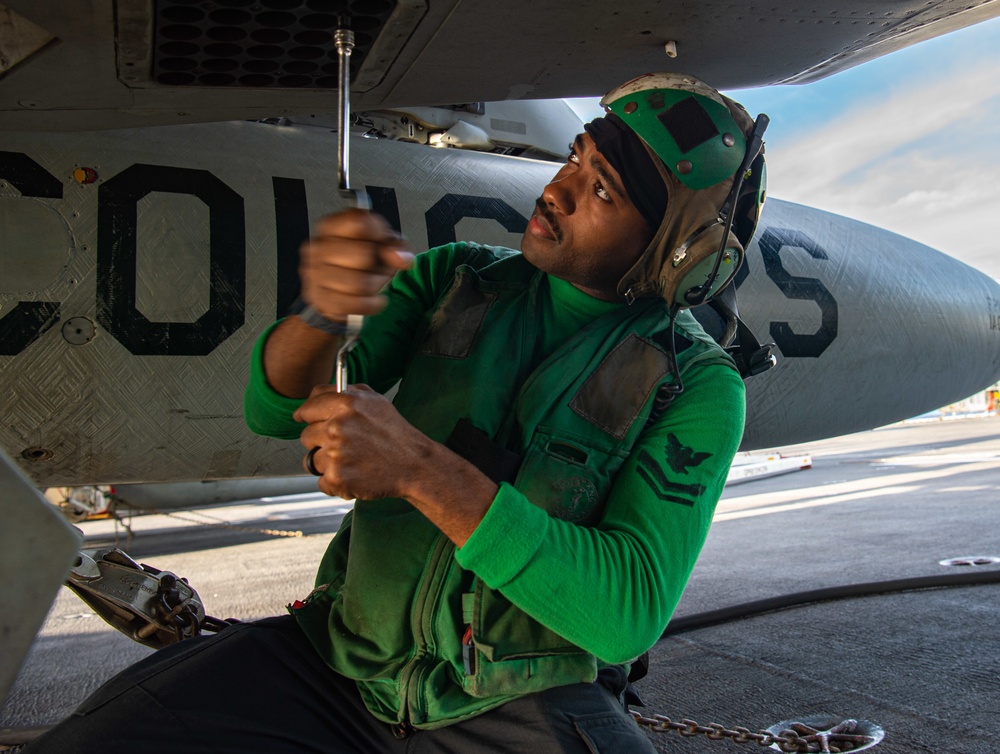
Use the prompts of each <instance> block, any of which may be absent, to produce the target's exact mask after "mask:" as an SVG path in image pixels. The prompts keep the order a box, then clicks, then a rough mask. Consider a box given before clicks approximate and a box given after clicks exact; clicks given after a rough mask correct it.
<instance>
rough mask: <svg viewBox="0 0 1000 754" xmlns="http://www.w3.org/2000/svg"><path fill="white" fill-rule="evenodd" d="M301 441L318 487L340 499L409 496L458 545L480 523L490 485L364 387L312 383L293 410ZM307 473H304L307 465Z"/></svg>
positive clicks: (490, 494) (492, 490)
mask: <svg viewBox="0 0 1000 754" xmlns="http://www.w3.org/2000/svg"><path fill="white" fill-rule="evenodd" d="M294 418H295V420H296V421H300V422H306V423H308V424H309V426H308V427H306V428H305V429H304V430H303V432H302V436H301V438H300V441H301V442H302V446H303V447H305V448H306V449H308V450H310V451H311V450H313V449H314V448H315V449H316V450H315V452H313V453H312V464H313V467H314V468H315V469H316V471H318V472H319V473H321V474H322V476H321V477H320V480H319V489H320V490H321V491H322V492H325V493H326V494H328V495H335V496H338V497H343V498H348V499H350V498H363V499H368V500H372V499H378V498H383V497H396V498H402V499H404V500H407V501H409V502H410V503H411V504H412V505H413V506H414V507H415V508H417V510H419V511H420V512H421V513H423V514H424V515H425V516H426V517H427V518H428V519H429V520H430V521H431V522H432V523H433V524H434V525H435V526H437V527H438V528H439V529H440V530H441V531H442V532H444V534H445V535H446V536H447V537H448V538H449V539H451V540H452V541H453V542H454V543H455V544H456V545H458V546H459V547H461V546H462V545H463V544H465V541H466V540H467V539H468V538H469V536H470V535H471V534H472V532H473V531H475V528H476V527H477V526H478V525H479V522H480V521H482V519H483V516H484V515H486V511H487V510H488V509H489V507H490V504H491V503H492V502H493V498H494V497H496V494H497V485H496V484H495V483H494V482H493V481H491V480H490V479H489V478H488V477H487V476H486V475H485V474H483V473H482V472H481V471H479V469H477V468H476V467H475V466H473V465H472V464H471V463H469V462H468V461H466V460H465V459H464V458H461V457H459V456H458V455H456V454H455V453H453V452H452V451H450V450H448V448H446V447H445V446H444V445H441V444H440V443H436V442H434V441H433V440H431V439H430V438H429V437H427V436H426V435H425V434H423V433H422V432H420V431H419V430H418V429H416V428H415V427H414V426H413V425H412V424H410V423H409V422H408V421H406V419H404V418H403V417H402V416H401V415H400V414H399V412H398V411H396V407H395V406H393V405H392V403H390V402H389V401H388V400H387V399H386V398H385V397H383V396H382V395H380V394H378V393H376V392H375V391H374V390H372V389H371V388H370V387H368V386H367V385H352V386H351V387H350V389H349V390H348V391H347V392H346V393H338V392H337V389H336V388H335V387H333V386H332V385H319V386H317V387H315V388H314V389H313V391H312V394H311V395H310V396H309V399H308V400H307V401H306V402H305V403H303V404H302V405H301V406H300V407H299V409H298V411H296V412H295V415H294ZM307 470H309V469H308V468H307Z"/></svg>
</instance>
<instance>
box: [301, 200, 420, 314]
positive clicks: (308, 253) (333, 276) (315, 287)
mask: <svg viewBox="0 0 1000 754" xmlns="http://www.w3.org/2000/svg"><path fill="white" fill-rule="evenodd" d="M412 261H413V254H412V253H411V252H410V251H409V250H408V249H407V248H406V244H405V242H404V241H403V239H402V238H401V237H400V236H399V234H398V233H396V232H395V231H394V230H393V229H392V228H391V227H389V224H388V223H387V222H386V221H385V219H384V218H382V217H381V216H380V215H377V214H374V213H372V212H367V211H365V210H359V209H348V210H344V211H343V212H338V213H336V214H333V215H328V216H327V217H324V218H323V219H321V220H320V221H319V222H318V223H316V227H315V229H314V233H313V237H312V238H310V239H309V240H308V241H306V242H305V243H304V244H302V247H301V249H300V252H299V277H300V279H301V281H302V298H303V299H304V300H305V301H306V302H308V303H310V304H312V305H313V306H314V307H315V308H316V309H317V310H318V311H319V312H320V313H321V314H322V315H323V316H325V317H327V318H328V319H331V320H335V321H343V320H344V319H345V318H346V317H347V315H349V314H362V315H369V314H377V313H378V312H380V311H382V309H383V308H384V307H385V304H386V302H385V297H384V296H382V295H380V291H381V290H382V288H383V287H384V286H385V284H386V283H387V282H389V280H390V279H391V278H392V276H393V275H394V274H395V273H396V271H397V270H404V269H406V268H408V267H409V266H410V264H411V263H412Z"/></svg>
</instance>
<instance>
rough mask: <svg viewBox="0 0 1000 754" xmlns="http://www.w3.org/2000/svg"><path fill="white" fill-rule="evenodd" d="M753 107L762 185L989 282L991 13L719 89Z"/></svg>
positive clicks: (999, 159)
mask: <svg viewBox="0 0 1000 754" xmlns="http://www.w3.org/2000/svg"><path fill="white" fill-rule="evenodd" d="M726 94H728V95H729V96H731V97H733V98H734V99H736V100H738V101H740V102H742V103H743V105H744V106H745V107H746V108H747V110H749V111H750V113H751V115H756V114H757V113H759V112H765V113H767V114H768V116H769V117H770V119H771V124H770V126H769V128H768V130H767V133H766V134H765V141H766V144H767V178H768V193H769V195H770V196H772V197H776V198H778V199H784V200H787V201H792V202H797V203H799V204H806V205H809V206H811V207H816V208H819V209H823V210H827V211H829V212H834V213H836V214H839V215H845V216H847V217H851V218H854V219H857V220H861V221H863V222H867V223H871V224H872V225H877V226H879V227H882V228H886V229H888V230H891V231H893V232H895V233H899V234H901V235H904V236H907V237H909V238H912V239H914V240H917V241H920V242H921V243H924V244H927V245H928V246H932V247H933V248H935V249H938V250H939V251H943V252H945V253H946V254H950V255H951V256H954V257H956V258H958V259H961V260H962V261H964V262H966V263H967V264H970V265H972V266H973V267H976V268H977V269H980V270H982V271H983V272H986V273H987V274H989V275H991V276H993V277H994V278H997V279H1000V241H998V231H997V225H998V221H1000V19H994V20H991V21H987V22H985V23H982V24H977V25H975V26H972V27H969V28H967V29H962V30H960V31H956V32H952V33H950V34H946V35H944V36H942V37H938V38H936V39H932V40H929V41H926V42H921V43H918V44H916V45H913V46H911V47H908V48H906V49H904V50H900V51H898V52H894V53H891V54H889V55H886V56H884V57H881V58H879V59H877V60H873V61H871V62H869V63H864V64H862V65H859V66H856V67H854V68H852V69H850V70H847V71H843V72H841V73H837V74H834V75H833V76H831V77H829V78H827V79H824V80H822V81H819V82H816V83H813V84H806V85H796V86H774V87H766V88H762V89H744V90H739V91H727V92H726Z"/></svg>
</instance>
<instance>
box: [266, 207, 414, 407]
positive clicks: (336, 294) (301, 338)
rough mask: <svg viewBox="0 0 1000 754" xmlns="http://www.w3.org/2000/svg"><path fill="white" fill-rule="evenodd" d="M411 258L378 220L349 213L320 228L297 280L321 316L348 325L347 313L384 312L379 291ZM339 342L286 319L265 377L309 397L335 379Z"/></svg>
mask: <svg viewBox="0 0 1000 754" xmlns="http://www.w3.org/2000/svg"><path fill="white" fill-rule="evenodd" d="M412 261H413V254H411V253H410V252H409V251H407V249H406V247H405V245H404V243H403V241H402V239H401V238H400V237H399V235H397V234H396V233H395V232H394V231H393V230H392V228H390V227H389V224H388V223H387V222H386V221H385V220H384V219H383V218H382V217H380V216H379V215H376V214H373V213H371V212H366V211H364V210H359V209H349V210H345V211H343V212H338V213H337V214H335V215H330V216H328V217H325V218H323V219H322V220H320V221H319V222H318V223H316V228H315V235H314V236H313V238H311V239H310V240H309V241H306V242H305V243H304V244H302V248H301V249H300V255H299V276H300V278H301V282H302V298H303V299H304V300H305V301H306V302H307V303H310V304H312V305H313V306H314V307H315V308H316V309H317V310H318V311H319V312H320V314H322V315H323V316H325V317H326V318H327V319H331V320H334V321H339V322H344V321H346V320H347V316H348V315H349V314H362V315H366V314H375V313H376V312H379V311H381V310H382V309H383V308H384V307H385V303H386V302H385V297H384V296H382V295H381V294H380V293H379V291H380V290H381V289H382V287H383V286H384V285H385V284H386V283H387V282H388V281H389V280H390V279H391V278H392V276H393V275H394V274H395V273H396V271H397V270H403V269H406V268H407V267H409V266H410V264H411V263H412ZM341 342H342V340H341V338H338V337H336V336H333V335H329V334H327V333H325V332H323V331H322V330H318V329H316V328H313V327H309V326H308V325H307V324H306V323H305V322H303V321H302V320H301V319H299V318H298V317H288V318H287V319H286V320H284V321H283V322H282V323H281V324H279V325H278V326H277V327H276V328H275V329H274V330H273V331H272V332H271V334H270V335H269V336H268V339H267V344H266V346H265V348H264V372H265V373H266V374H267V381H268V384H270V386H271V387H272V388H273V389H274V390H276V391H277V392H278V393H280V394H281V395H286V396H288V397H290V398H305V397H306V396H307V395H309V391H310V390H312V388H313V386H314V385H318V384H321V383H328V382H330V380H331V379H332V377H333V364H334V357H335V355H336V353H337V348H338V347H339V346H340V343H341Z"/></svg>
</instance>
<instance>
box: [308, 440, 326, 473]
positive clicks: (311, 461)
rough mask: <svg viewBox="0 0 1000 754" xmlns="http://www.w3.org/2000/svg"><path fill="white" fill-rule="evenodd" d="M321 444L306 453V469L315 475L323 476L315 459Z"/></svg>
mask: <svg viewBox="0 0 1000 754" xmlns="http://www.w3.org/2000/svg"><path fill="white" fill-rule="evenodd" d="M320 449H321V446H320V445H317V446H316V447H315V448H313V449H312V450H310V451H309V452H308V453H306V471H308V472H309V473H310V474H312V475H313V476H323V472H322V471H320V470H319V469H317V468H316V464H315V463H314V459H315V457H316V451H317V450H320Z"/></svg>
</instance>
